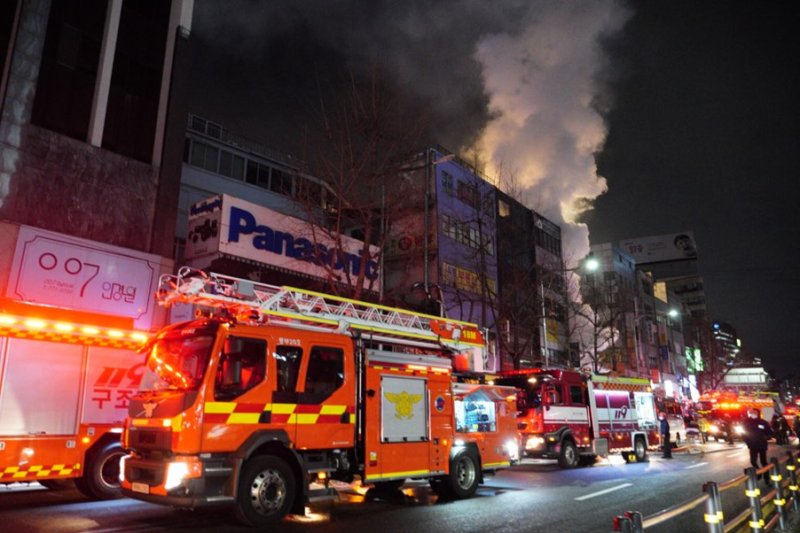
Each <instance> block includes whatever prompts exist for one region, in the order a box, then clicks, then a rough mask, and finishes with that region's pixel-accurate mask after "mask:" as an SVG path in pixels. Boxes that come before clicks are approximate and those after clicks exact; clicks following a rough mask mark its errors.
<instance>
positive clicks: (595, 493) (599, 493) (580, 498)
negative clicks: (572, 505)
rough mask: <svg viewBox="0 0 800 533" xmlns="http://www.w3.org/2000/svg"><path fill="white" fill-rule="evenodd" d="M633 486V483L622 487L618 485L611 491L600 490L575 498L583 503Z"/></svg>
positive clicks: (624, 484)
mask: <svg viewBox="0 0 800 533" xmlns="http://www.w3.org/2000/svg"><path fill="white" fill-rule="evenodd" d="M631 485H633V483H623V484H622V485H617V486H616V487H611V488H610V489H605V490H598V491H597V492H593V493H591V494H587V495H586V496H580V497H578V498H575V501H576V502H582V501H583V500H588V499H589V498H594V497H595V496H602V495H603V494H608V493H609V492H614V491H615V490H619V489H624V488H625V487H630V486H631Z"/></svg>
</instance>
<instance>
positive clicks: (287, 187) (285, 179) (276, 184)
mask: <svg viewBox="0 0 800 533" xmlns="http://www.w3.org/2000/svg"><path fill="white" fill-rule="evenodd" d="M270 190H271V191H273V192H276V193H278V194H285V195H286V196H290V195H291V194H292V175H291V174H289V173H287V172H284V171H282V170H278V169H277V168H273V169H272V183H271V184H270Z"/></svg>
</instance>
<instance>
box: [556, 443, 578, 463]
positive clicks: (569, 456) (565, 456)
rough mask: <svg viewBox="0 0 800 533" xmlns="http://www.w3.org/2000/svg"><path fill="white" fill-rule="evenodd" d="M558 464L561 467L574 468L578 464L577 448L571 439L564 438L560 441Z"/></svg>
mask: <svg viewBox="0 0 800 533" xmlns="http://www.w3.org/2000/svg"><path fill="white" fill-rule="evenodd" d="M558 465H559V466H560V467H561V468H575V467H576V466H578V449H577V448H576V447H575V444H574V443H573V442H572V441H571V440H565V441H564V442H562V443H561V454H560V455H559V456H558Z"/></svg>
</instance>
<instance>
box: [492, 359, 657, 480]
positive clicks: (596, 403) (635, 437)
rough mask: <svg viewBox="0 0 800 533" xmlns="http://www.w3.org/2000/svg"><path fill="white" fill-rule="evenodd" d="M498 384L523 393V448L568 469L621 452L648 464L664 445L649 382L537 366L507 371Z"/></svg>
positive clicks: (519, 417) (519, 413) (520, 420)
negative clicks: (658, 448) (650, 453)
mask: <svg viewBox="0 0 800 533" xmlns="http://www.w3.org/2000/svg"><path fill="white" fill-rule="evenodd" d="M494 382H495V383H497V384H500V385H506V386H513V387H515V388H517V389H519V391H520V392H519V393H518V396H517V422H518V426H519V430H520V437H521V443H520V445H521V449H522V451H523V453H524V454H525V455H527V456H530V457H544V458H554V459H558V462H559V465H560V466H561V467H562V468H573V467H575V466H578V465H579V464H592V463H593V462H594V460H595V458H596V457H598V456H600V457H606V456H608V454H609V453H611V452H621V453H622V454H623V456H624V457H625V458H626V459H629V460H630V459H632V460H635V461H640V462H641V461H644V460H645V459H646V457H647V452H648V450H655V449H656V448H657V447H658V445H659V432H658V425H657V419H656V410H655V404H654V400H653V393H652V391H651V389H650V382H649V381H648V380H646V379H637V378H616V377H608V376H600V375H587V374H582V373H580V372H577V371H573V370H565V369H555V368H552V369H548V368H533V369H525V370H517V371H511V372H506V373H503V374H502V375H501V376H500V377H499V378H498V379H496V380H494Z"/></svg>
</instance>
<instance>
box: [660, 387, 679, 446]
mask: <svg viewBox="0 0 800 533" xmlns="http://www.w3.org/2000/svg"><path fill="white" fill-rule="evenodd" d="M656 409H657V410H658V412H659V413H664V414H665V415H666V417H667V422H668V423H669V432H670V437H671V439H670V440H671V441H672V443H673V444H675V445H679V444H680V443H681V440H682V439H684V438H686V422H685V420H684V418H683V410H682V409H681V404H680V403H679V402H677V401H675V400H674V399H672V398H666V399H659V400H657V401H656Z"/></svg>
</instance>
